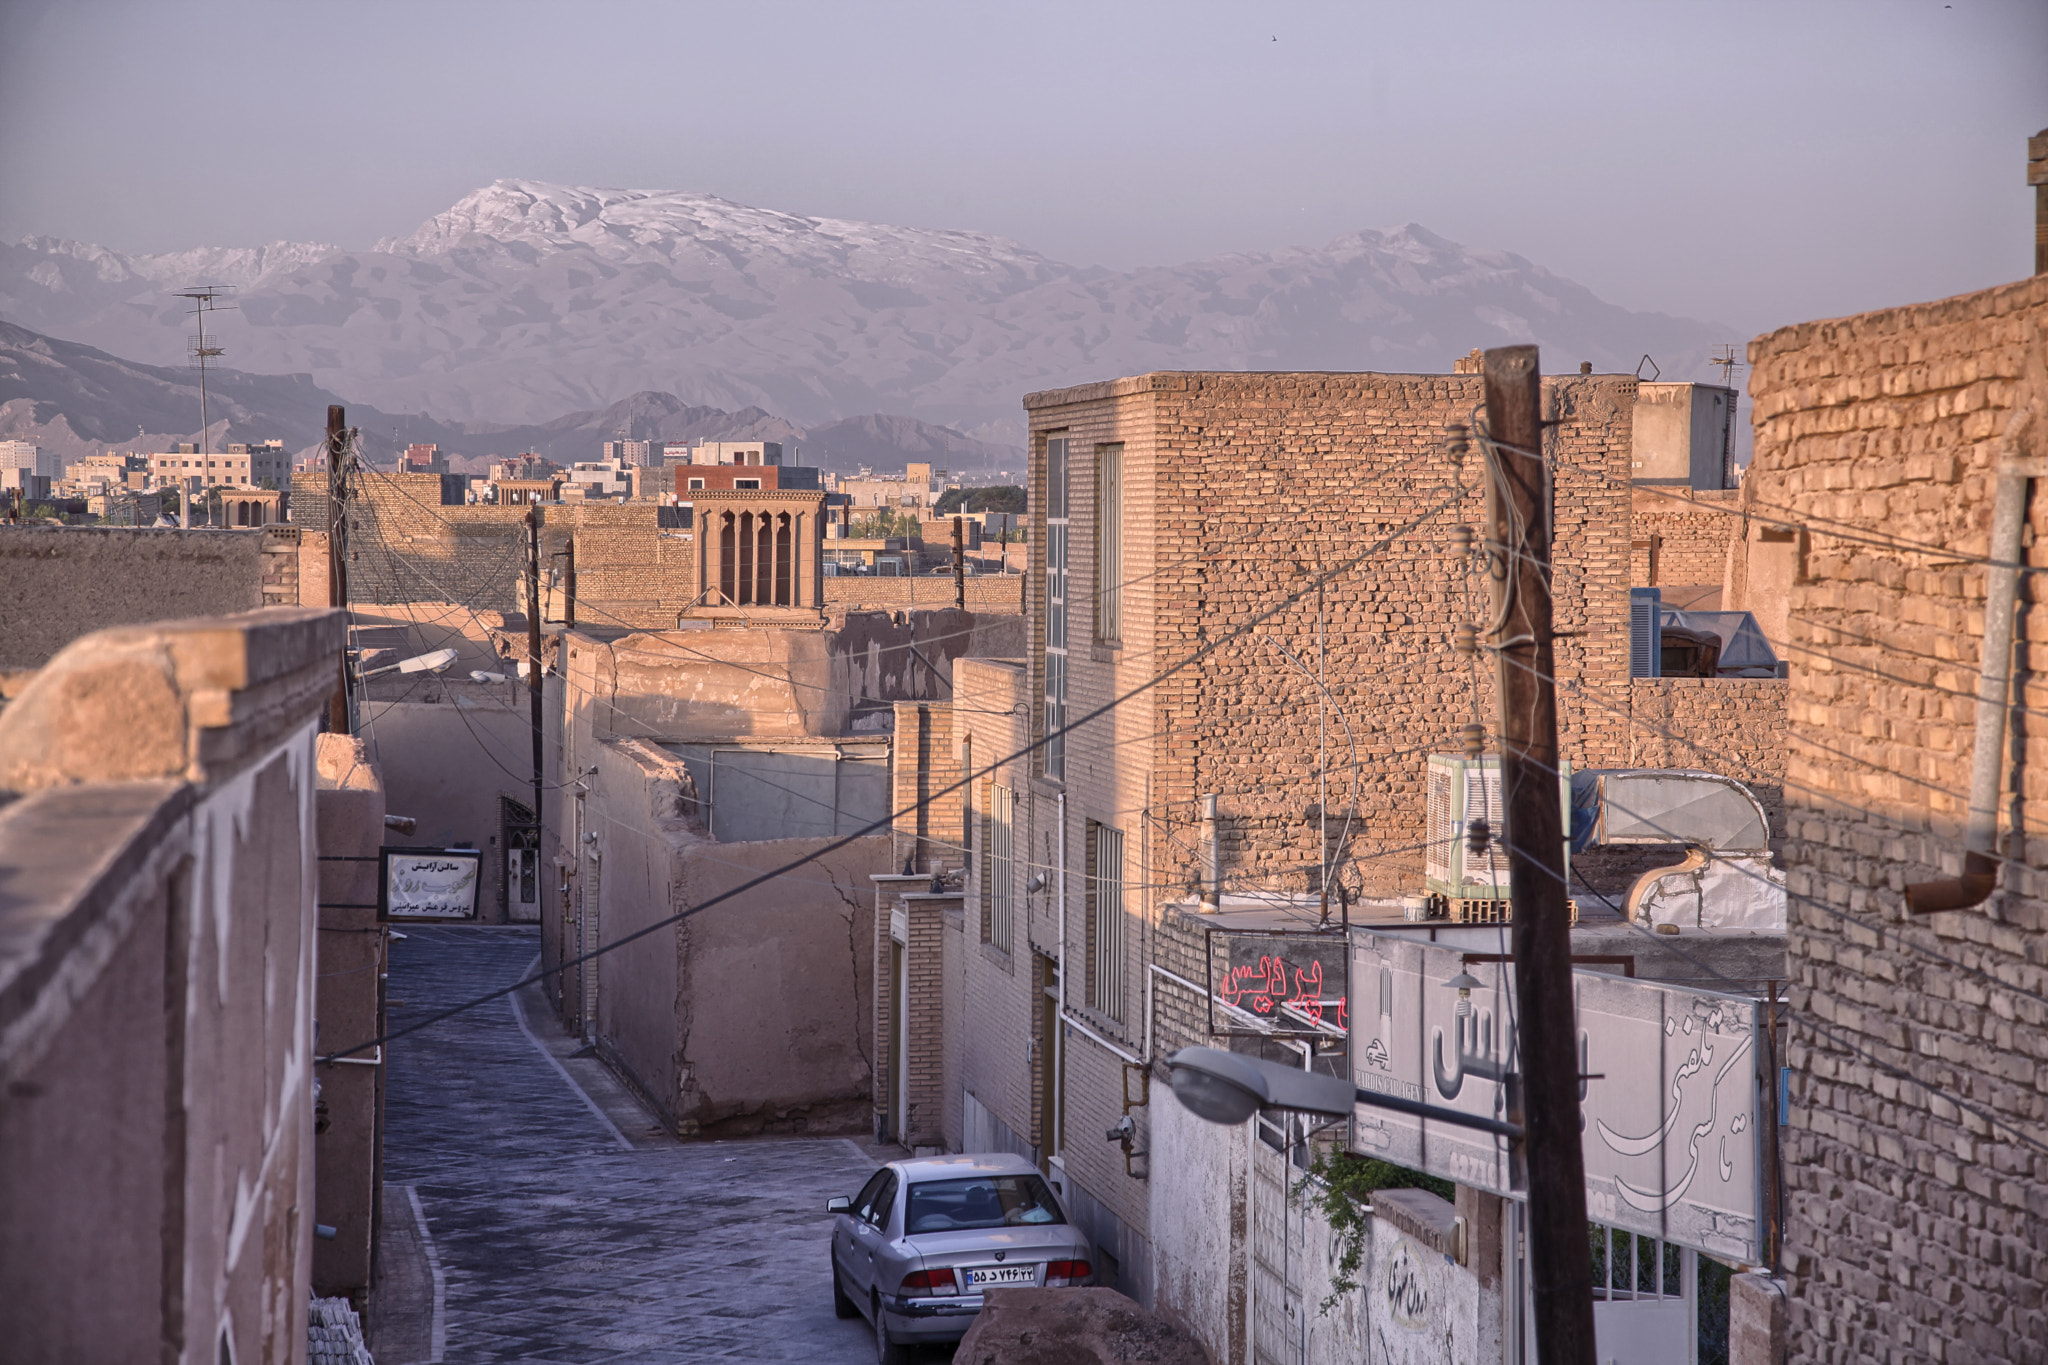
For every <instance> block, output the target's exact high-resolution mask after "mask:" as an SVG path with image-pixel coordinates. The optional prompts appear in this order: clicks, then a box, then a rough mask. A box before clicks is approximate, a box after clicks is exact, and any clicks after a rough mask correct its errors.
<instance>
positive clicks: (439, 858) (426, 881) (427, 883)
mask: <svg viewBox="0 0 2048 1365" xmlns="http://www.w3.org/2000/svg"><path fill="white" fill-rule="evenodd" d="M481 864H482V854H481V853H480V852H479V851H478V850H476V849H473V848H468V849H465V848H457V849H424V848H420V849H414V848H407V849H392V848H387V849H385V850H384V914H385V915H386V916H387V917H388V918H390V919H475V918H476V893H477V883H478V881H479V880H480V879H479V877H478V875H477V873H478V871H479V869H480V867H481Z"/></svg>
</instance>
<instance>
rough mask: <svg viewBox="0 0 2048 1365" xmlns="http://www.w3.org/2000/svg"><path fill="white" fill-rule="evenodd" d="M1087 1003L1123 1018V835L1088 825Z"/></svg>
mask: <svg viewBox="0 0 2048 1365" xmlns="http://www.w3.org/2000/svg"><path fill="white" fill-rule="evenodd" d="M1087 855H1088V1003H1089V1004H1090V1005H1092V1006H1093V1007H1094V1008H1095V1011H1096V1012H1097V1013H1098V1014H1103V1015H1107V1016H1108V1017H1109V1018H1111V1019H1122V1018H1123V1017H1124V835H1123V831H1122V830H1118V829H1111V828H1110V827H1109V826H1107V825H1098V824H1096V823H1095V822H1094V821H1093V820H1091V821H1089V822H1088V848H1087Z"/></svg>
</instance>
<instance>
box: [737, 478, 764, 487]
mask: <svg viewBox="0 0 2048 1365" xmlns="http://www.w3.org/2000/svg"><path fill="white" fill-rule="evenodd" d="M732 486H733V487H734V488H755V489H758V488H759V487H760V486H761V481H760V480H759V479H734V480H733V481H732Z"/></svg>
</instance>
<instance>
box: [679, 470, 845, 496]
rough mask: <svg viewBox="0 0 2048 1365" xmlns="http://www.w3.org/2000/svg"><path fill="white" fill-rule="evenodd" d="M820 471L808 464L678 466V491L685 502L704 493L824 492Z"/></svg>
mask: <svg viewBox="0 0 2048 1365" xmlns="http://www.w3.org/2000/svg"><path fill="white" fill-rule="evenodd" d="M823 486H824V481H823V479H822V477H821V476H820V474H819V472H818V470H816V469H815V468H812V467H809V466H806V465H773V464H770V465H745V464H691V465H677V466H675V492H676V494H677V495H678V496H680V497H681V498H682V499H683V500H684V501H685V502H687V501H689V498H690V494H691V493H693V492H697V491H700V490H714V491H715V490H720V489H724V490H727V491H730V490H732V489H749V488H752V489H759V490H761V491H763V492H766V491H768V490H770V489H793V488H794V489H813V490H815V489H821V488H823Z"/></svg>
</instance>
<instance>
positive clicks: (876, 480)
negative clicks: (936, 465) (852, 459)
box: [834, 464, 945, 520]
mask: <svg viewBox="0 0 2048 1365" xmlns="http://www.w3.org/2000/svg"><path fill="white" fill-rule="evenodd" d="M944 476H945V471H944V470H939V471H937V474H936V476H935V475H934V471H933V469H932V467H931V466H930V465H929V464H911V465H905V466H904V468H903V476H902V477H901V478H897V477H894V476H890V475H879V476H878V475H874V474H870V473H869V472H868V471H866V470H862V471H861V472H860V474H858V475H855V476H852V477H845V476H842V477H841V478H839V479H838V480H836V487H835V489H834V491H836V492H839V493H843V494H845V495H846V497H847V498H848V500H849V504H850V505H851V506H852V508H853V510H854V512H855V513H856V514H858V513H860V512H862V511H873V510H877V509H884V508H886V509H888V510H890V511H895V512H904V511H914V512H916V513H917V515H918V518H919V519H920V520H922V519H924V518H926V517H928V516H930V515H931V509H932V507H933V505H934V504H936V503H937V502H938V498H939V494H940V493H941V492H942V491H943V489H942V486H941V485H942V483H943V480H944Z"/></svg>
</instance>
